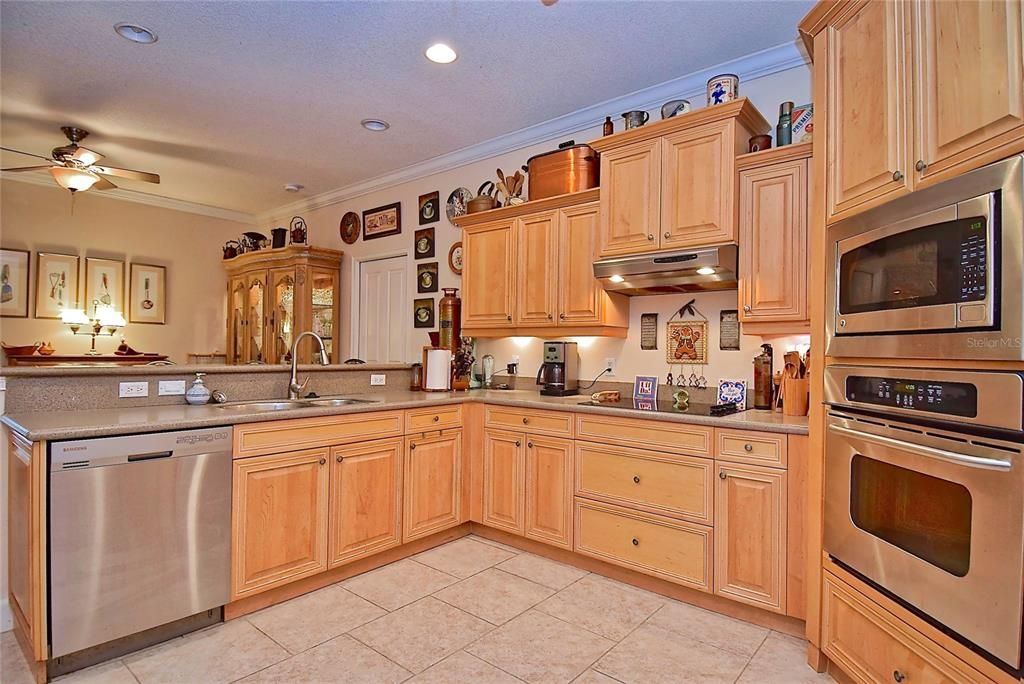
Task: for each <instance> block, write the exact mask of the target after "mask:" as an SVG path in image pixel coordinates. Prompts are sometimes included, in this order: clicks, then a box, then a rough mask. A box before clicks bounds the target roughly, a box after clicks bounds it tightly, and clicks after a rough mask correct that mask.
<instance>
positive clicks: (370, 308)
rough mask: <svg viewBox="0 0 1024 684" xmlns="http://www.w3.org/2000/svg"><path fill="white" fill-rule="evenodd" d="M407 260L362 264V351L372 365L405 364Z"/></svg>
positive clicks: (360, 265) (384, 260)
mask: <svg viewBox="0 0 1024 684" xmlns="http://www.w3.org/2000/svg"><path fill="white" fill-rule="evenodd" d="M406 270H407V266H406V258H405V257H404V256H398V257H390V258H387V259H375V260H373V261H363V262H360V264H359V295H358V296H359V328H358V330H359V350H358V354H357V356H358V357H359V358H361V359H363V360H364V361H367V362H369V363H385V362H388V361H397V362H406V361H408V360H409V359H407V358H406V354H407V353H408V344H407V342H406V335H407V334H408V331H407V330H406V328H407V326H406V325H403V319H404V318H405V317H406V314H407V313H408V311H407V309H408V308H410V307H408V306H407V305H406V301H407V299H408V292H407V291H406V288H405V274H406Z"/></svg>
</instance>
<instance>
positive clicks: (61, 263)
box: [35, 252, 78, 318]
mask: <svg viewBox="0 0 1024 684" xmlns="http://www.w3.org/2000/svg"><path fill="white" fill-rule="evenodd" d="M77 308H78V257H77V256H74V255H71V254H50V253H44V252H40V253H38V254H37V255H36V312H35V317H36V318H60V312H61V311H63V310H64V309H77Z"/></svg>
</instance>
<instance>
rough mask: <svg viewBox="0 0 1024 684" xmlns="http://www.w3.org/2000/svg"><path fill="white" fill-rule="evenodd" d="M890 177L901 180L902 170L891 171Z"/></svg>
mask: <svg viewBox="0 0 1024 684" xmlns="http://www.w3.org/2000/svg"><path fill="white" fill-rule="evenodd" d="M892 179H893V180H894V181H901V180H903V172H902V171H893V172H892Z"/></svg>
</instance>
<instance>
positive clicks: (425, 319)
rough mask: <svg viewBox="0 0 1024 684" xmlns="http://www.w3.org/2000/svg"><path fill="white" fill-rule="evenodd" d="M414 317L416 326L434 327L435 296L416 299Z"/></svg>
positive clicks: (413, 307)
mask: <svg viewBox="0 0 1024 684" xmlns="http://www.w3.org/2000/svg"><path fill="white" fill-rule="evenodd" d="M412 319H413V327H415V328H433V327H434V298H433V297H428V298H426V299H414V300H413V301H412Z"/></svg>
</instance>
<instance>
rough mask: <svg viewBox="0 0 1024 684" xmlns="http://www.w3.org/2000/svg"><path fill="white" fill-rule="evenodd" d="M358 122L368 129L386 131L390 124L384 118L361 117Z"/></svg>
mask: <svg viewBox="0 0 1024 684" xmlns="http://www.w3.org/2000/svg"><path fill="white" fill-rule="evenodd" d="M359 123H360V124H362V126H363V128H365V129H366V130H368V131H386V130H388V129H389V128H391V124H389V123H388V122H387V121H385V120H384V119H363V120H362V121H360V122H359Z"/></svg>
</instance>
